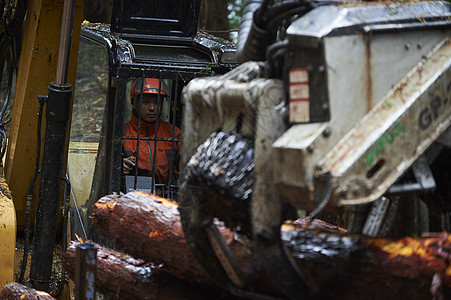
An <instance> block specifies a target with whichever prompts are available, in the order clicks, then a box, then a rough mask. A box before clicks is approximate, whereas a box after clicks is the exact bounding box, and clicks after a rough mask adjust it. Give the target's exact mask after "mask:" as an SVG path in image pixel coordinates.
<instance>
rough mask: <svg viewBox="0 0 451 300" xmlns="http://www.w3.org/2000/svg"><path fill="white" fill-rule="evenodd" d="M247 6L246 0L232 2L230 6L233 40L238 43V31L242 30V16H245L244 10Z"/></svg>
mask: <svg viewBox="0 0 451 300" xmlns="http://www.w3.org/2000/svg"><path fill="white" fill-rule="evenodd" d="M245 4H246V0H230V1H229V5H228V7H227V8H228V10H229V24H230V28H232V33H231V36H232V39H233V41H234V42H236V39H237V37H238V30H239V28H240V22H241V16H242V15H243V9H244V6H245Z"/></svg>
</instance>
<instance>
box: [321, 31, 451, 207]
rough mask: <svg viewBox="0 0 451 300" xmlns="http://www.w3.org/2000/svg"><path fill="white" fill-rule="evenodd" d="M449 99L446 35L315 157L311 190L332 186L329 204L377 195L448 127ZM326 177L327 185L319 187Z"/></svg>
mask: <svg viewBox="0 0 451 300" xmlns="http://www.w3.org/2000/svg"><path fill="white" fill-rule="evenodd" d="M450 99H451V39H450V38H446V39H445V40H443V41H442V42H440V43H439V44H438V45H437V46H436V47H435V49H433V50H432V51H431V52H430V53H429V55H428V56H427V57H425V58H424V59H423V61H422V62H420V63H418V65H417V66H416V67H415V68H413V69H412V70H411V71H410V72H409V73H408V74H407V75H406V76H405V77H404V78H403V79H402V80H401V81H400V82H399V83H398V85H397V86H395V87H394V88H393V89H392V90H391V91H390V92H389V93H388V94H387V95H386V96H385V97H384V98H383V99H382V100H381V101H380V102H379V103H378V104H377V105H376V106H374V107H373V109H372V110H371V111H370V112H369V113H368V114H366V115H365V116H364V117H363V118H362V119H361V120H360V121H359V122H358V123H356V124H355V125H354V126H353V128H352V129H351V130H350V131H349V133H348V134H347V135H345V136H344V137H343V138H342V139H341V140H340V142H339V143H338V144H337V145H336V146H334V147H333V148H332V149H331V150H330V151H329V152H328V153H327V154H326V155H325V156H324V157H323V159H321V160H320V161H319V162H318V164H317V169H316V172H315V178H316V179H317V180H316V182H317V184H316V185H315V190H316V189H320V190H324V189H328V188H332V189H333V193H332V195H331V198H332V199H333V200H332V201H333V202H332V203H330V202H329V204H331V205H333V206H335V205H336V206H347V205H360V204H367V203H371V202H373V201H375V200H377V199H378V198H380V197H381V196H382V195H384V194H385V193H386V192H387V191H388V190H389V188H390V187H391V186H392V185H393V184H394V183H395V182H396V180H397V179H398V178H400V177H401V176H402V175H403V174H404V173H405V172H406V171H407V169H408V168H409V167H411V166H412V164H413V163H414V162H416V161H417V160H418V158H419V157H420V156H421V155H422V154H423V153H424V152H425V150H426V149H427V148H428V147H429V146H430V145H431V144H432V143H433V142H434V141H435V140H436V139H437V138H438V137H439V136H440V135H441V134H442V133H444V132H445V131H446V130H447V129H448V128H449V126H450V123H451V103H450ZM327 177H331V180H330V184H329V186H327V187H326V186H320V182H321V180H320V179H321V178H327ZM318 194H324V193H318ZM316 200H317V205H320V203H318V202H320V199H316ZM325 201H329V199H325Z"/></svg>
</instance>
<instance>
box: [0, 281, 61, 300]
mask: <svg viewBox="0 0 451 300" xmlns="http://www.w3.org/2000/svg"><path fill="white" fill-rule="evenodd" d="M19 299H20V300H55V298H53V297H52V296H50V295H49V294H47V293H46V292H42V291H37V290H35V289H32V288H29V287H27V286H25V285H22V284H20V283H18V282H11V283H9V284H7V285H5V286H4V287H3V288H2V290H1V291H0V300H19Z"/></svg>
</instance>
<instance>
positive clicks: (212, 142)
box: [185, 131, 254, 200]
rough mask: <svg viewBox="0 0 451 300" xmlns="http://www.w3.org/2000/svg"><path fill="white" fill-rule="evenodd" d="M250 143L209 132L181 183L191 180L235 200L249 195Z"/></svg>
mask: <svg viewBox="0 0 451 300" xmlns="http://www.w3.org/2000/svg"><path fill="white" fill-rule="evenodd" d="M252 146H253V143H252V141H251V140H248V139H246V138H244V137H242V136H241V135H239V134H233V133H228V132H222V131H221V132H215V133H213V134H212V135H211V136H210V137H209V138H208V139H207V140H206V141H205V142H204V143H203V144H202V145H200V146H199V148H198V149H197V152H196V154H195V155H194V156H193V157H192V158H191V160H190V162H189V163H188V165H187V167H186V169H185V172H186V173H185V180H189V179H190V178H192V177H195V178H196V179H197V181H198V182H200V183H202V184H203V185H204V186H205V187H207V188H212V189H215V190H217V191H218V192H219V193H221V194H222V195H227V196H230V197H231V198H233V199H237V200H246V199H248V198H249V197H250V195H251V194H252V185H253V182H254V176H253V170H254V160H253V147H252Z"/></svg>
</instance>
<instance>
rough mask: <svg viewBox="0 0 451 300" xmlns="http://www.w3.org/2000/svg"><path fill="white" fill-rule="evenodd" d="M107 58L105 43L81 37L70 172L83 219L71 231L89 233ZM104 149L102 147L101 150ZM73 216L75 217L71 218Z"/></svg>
mask: <svg viewBox="0 0 451 300" xmlns="http://www.w3.org/2000/svg"><path fill="white" fill-rule="evenodd" d="M108 70H109V68H108V59H107V52H106V50H105V48H104V46H103V45H101V44H98V43H96V42H94V41H92V40H89V39H87V38H85V37H83V36H82V37H81V38H80V47H79V56H78V65H77V77H76V82H75V87H74V103H73V107H72V120H71V129H70V142H69V153H68V161H67V174H68V176H69V179H70V182H71V189H72V201H71V206H72V208H71V215H72V213H74V214H76V215H74V216H73V217H74V218H73V219H74V220H75V219H77V220H80V222H78V221H77V222H75V223H74V224H71V226H73V227H74V228H73V229H72V235H73V234H74V233H76V234H77V235H79V236H80V237H83V238H85V237H86V231H88V226H87V224H88V220H87V216H88V209H89V207H88V206H87V205H86V203H87V202H88V199H89V198H90V192H91V187H92V182H93V176H94V170H95V167H96V161H97V160H98V158H97V154H98V152H99V149H98V148H99V144H104V143H101V140H103V138H102V134H104V132H106V130H101V127H102V123H103V119H104V113H105V107H106V101H107V95H108ZM100 152H102V151H100ZM71 220H72V219H71Z"/></svg>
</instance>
